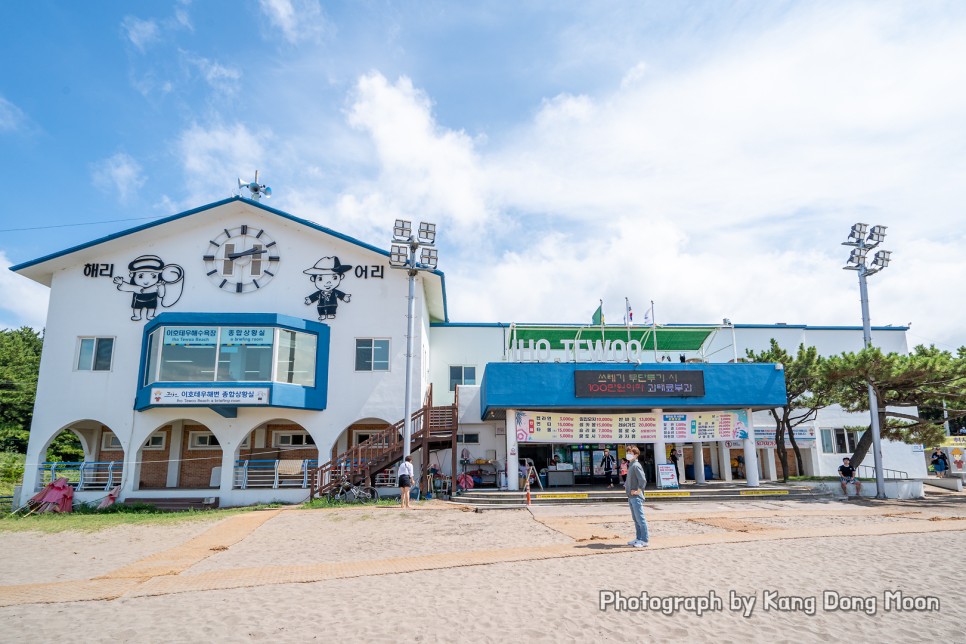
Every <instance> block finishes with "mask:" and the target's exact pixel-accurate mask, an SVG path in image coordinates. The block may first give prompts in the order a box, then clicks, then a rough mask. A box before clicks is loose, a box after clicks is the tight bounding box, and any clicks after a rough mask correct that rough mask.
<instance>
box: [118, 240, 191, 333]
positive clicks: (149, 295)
mask: <svg viewBox="0 0 966 644" xmlns="http://www.w3.org/2000/svg"><path fill="white" fill-rule="evenodd" d="M127 268H128V271H129V280H130V281H128V282H125V281H124V278H123V277H115V278H114V283H115V284H116V285H117V290H119V291H124V292H127V293H131V294H132V296H131V311H132V315H131V319H132V320H134V321H138V320H141V319H142V318H143V317H144V315H145V313H147V319H148V320H151V319H153V318H154V316H155V314H156V313H157V310H158V304H159V303H160V304H161V306H172V305H173V304H174V303H175V302H177V301H178V299H180V297H181V290H180V288H177V289H175V291H177V292H176V293H175V292H172V293H171V294H170V297H169V294H168V292H167V289H166V287H165V285H166V284H172V285H173V284H179V283H181V280H182V279H183V278H184V269H182V268H181V267H180V266H178V265H177V264H168V265H165V263H164V260H162V259H161V258H160V257H158V256H157V255H141V256H140V257H137V258H135V259H134V261H132V262H131V263H130V264H128V265H127Z"/></svg>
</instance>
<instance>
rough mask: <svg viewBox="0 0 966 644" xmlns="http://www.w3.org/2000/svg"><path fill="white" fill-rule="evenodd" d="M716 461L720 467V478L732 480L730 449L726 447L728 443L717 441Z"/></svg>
mask: <svg viewBox="0 0 966 644" xmlns="http://www.w3.org/2000/svg"><path fill="white" fill-rule="evenodd" d="M718 463H719V464H720V467H721V480H722V481H731V480H733V477H732V475H731V450H730V449H728V443H727V442H726V441H720V442H719V443H718Z"/></svg>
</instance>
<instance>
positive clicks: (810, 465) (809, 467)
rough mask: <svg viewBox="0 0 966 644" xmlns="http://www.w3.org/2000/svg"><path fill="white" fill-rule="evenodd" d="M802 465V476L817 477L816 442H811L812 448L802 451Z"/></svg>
mask: <svg viewBox="0 0 966 644" xmlns="http://www.w3.org/2000/svg"><path fill="white" fill-rule="evenodd" d="M804 451H805V453H804V454H803V455H802V465H804V466H805V471H804V472H802V474H803V475H804V476H818V469H819V465H818V440H815V441H813V443H812V447H810V448H808V449H806V450H804Z"/></svg>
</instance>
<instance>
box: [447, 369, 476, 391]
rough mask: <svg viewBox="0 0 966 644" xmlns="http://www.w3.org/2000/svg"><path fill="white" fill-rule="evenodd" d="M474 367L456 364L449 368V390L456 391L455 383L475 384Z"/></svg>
mask: <svg viewBox="0 0 966 644" xmlns="http://www.w3.org/2000/svg"><path fill="white" fill-rule="evenodd" d="M475 384H476V367H463V366H456V367H450V368H449V390H450V391H456V386H457V385H475Z"/></svg>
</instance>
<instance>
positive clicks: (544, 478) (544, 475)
mask: <svg viewBox="0 0 966 644" xmlns="http://www.w3.org/2000/svg"><path fill="white" fill-rule="evenodd" d="M540 485H542V486H543V487H547V473H546V472H541V473H540Z"/></svg>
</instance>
